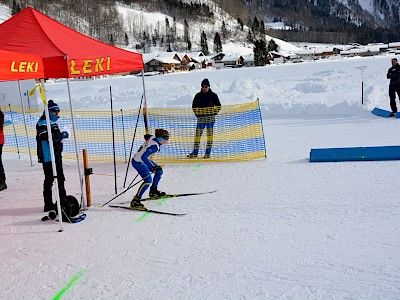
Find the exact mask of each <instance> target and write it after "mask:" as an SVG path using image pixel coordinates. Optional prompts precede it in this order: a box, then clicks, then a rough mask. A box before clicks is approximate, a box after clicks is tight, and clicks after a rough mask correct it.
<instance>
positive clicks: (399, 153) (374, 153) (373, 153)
mask: <svg viewBox="0 0 400 300" xmlns="http://www.w3.org/2000/svg"><path fill="white" fill-rule="evenodd" d="M397 159H400V146H385V147H366V148H365V160H397Z"/></svg>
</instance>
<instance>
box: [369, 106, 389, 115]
mask: <svg viewBox="0 0 400 300" xmlns="http://www.w3.org/2000/svg"><path fill="white" fill-rule="evenodd" d="M371 112H372V113H373V114H374V115H376V116H379V117H384V118H389V116H390V114H391V113H392V112H391V111H388V110H384V109H380V108H377V107H375V108H374V109H373V110H372V111H371Z"/></svg>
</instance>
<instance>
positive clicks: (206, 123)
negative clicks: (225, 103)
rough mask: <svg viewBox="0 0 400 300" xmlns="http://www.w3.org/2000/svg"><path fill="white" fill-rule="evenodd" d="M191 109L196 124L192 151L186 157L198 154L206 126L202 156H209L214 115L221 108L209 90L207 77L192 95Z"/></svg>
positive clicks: (193, 156) (216, 96) (212, 136)
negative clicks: (204, 151) (199, 89)
mask: <svg viewBox="0 0 400 300" xmlns="http://www.w3.org/2000/svg"><path fill="white" fill-rule="evenodd" d="M192 110H193V113H194V114H195V116H196V117H197V126H196V135H195V138H194V145H193V151H192V153H190V154H189V155H187V158H196V157H197V156H198V154H199V147H200V140H201V136H202V134H203V131H204V128H207V146H206V153H205V155H204V158H210V154H211V148H212V144H213V139H214V123H215V116H216V115H217V114H218V113H219V111H220V110H221V103H220V102H219V99H218V95H217V94H216V93H214V92H213V91H212V90H211V88H210V82H209V80H208V79H207V78H205V79H204V80H203V81H202V82H201V91H200V92H198V93H197V94H196V95H195V96H194V99H193V103H192Z"/></svg>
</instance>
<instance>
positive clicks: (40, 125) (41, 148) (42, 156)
mask: <svg viewBox="0 0 400 300" xmlns="http://www.w3.org/2000/svg"><path fill="white" fill-rule="evenodd" d="M48 108H49V117H50V126H51V136H52V138H53V146H54V156H55V162H56V170H57V181H58V192H59V195H60V199H61V198H63V197H66V196H67V193H66V191H65V187H64V181H65V177H64V171H63V166H62V155H61V154H62V151H63V143H62V140H63V139H66V138H68V136H69V134H68V132H67V131H63V132H61V131H60V129H59V127H58V124H57V120H58V118H59V117H58V114H59V113H60V107H59V106H58V105H57V104H56V103H55V102H54V101H53V100H49V102H48ZM48 139H49V133H48V131H47V125H46V115H45V113H44V112H43V115H42V116H41V117H40V119H39V121H38V122H37V124H36V142H37V156H38V160H39V162H40V163H42V165H43V172H44V182H43V199H44V211H45V212H47V211H51V210H54V209H55V205H54V203H53V198H52V192H53V191H52V186H53V182H54V177H53V166H52V162H51V154H50V143H49V140H48Z"/></svg>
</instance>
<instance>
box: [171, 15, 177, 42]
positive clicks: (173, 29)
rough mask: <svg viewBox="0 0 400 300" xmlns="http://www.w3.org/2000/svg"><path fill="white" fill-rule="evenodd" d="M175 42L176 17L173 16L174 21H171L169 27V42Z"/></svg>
mask: <svg viewBox="0 0 400 300" xmlns="http://www.w3.org/2000/svg"><path fill="white" fill-rule="evenodd" d="M175 42H176V18H175V17H174V21H173V22H172V28H171V44H175Z"/></svg>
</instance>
